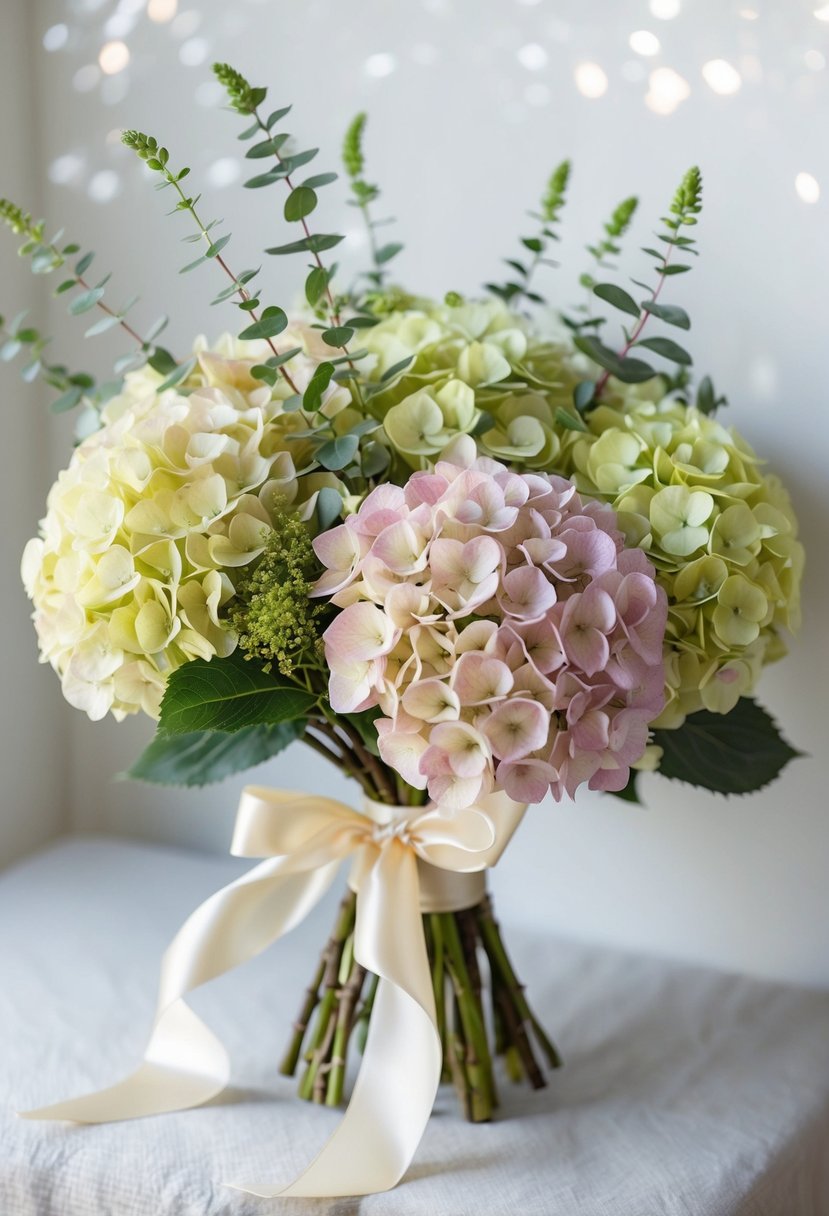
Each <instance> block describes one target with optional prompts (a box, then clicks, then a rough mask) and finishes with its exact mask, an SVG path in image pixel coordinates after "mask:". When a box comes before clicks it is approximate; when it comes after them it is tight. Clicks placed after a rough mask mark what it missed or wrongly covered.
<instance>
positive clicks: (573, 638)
mask: <svg viewBox="0 0 829 1216" xmlns="http://www.w3.org/2000/svg"><path fill="white" fill-rule="evenodd" d="M564 652H565V654H566V655H567V659H568V662H570V663H571V664H572V665H573V666H574V667H578V668H580V669H581V670H582V671H583V672H584V673H585V675H588V676H593V675H595V674H596V672H597V671H602V669H603V668H604V667H605V665H606V663H607V660H608V658H609V656H610V647H609V645H608V642H607V638H606V637H605V635H604V634H603V633H599V631H598V629H581V628H574V629H571V630H569V632H568V633H567V634H566V635H565V637H564Z"/></svg>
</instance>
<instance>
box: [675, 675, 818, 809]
mask: <svg viewBox="0 0 829 1216" xmlns="http://www.w3.org/2000/svg"><path fill="white" fill-rule="evenodd" d="M653 738H654V742H655V743H657V744H658V745H659V746H660V747H661V748H662V759H661V761H660V763H659V771H660V773H662V775H663V777H670V778H672V779H673V780H675V781H685V782H687V783H688V784H689V785H698V786H702V787H703V789H707V790H714V791H715V792H716V793H719V794H748V793H751V792H752V791H753V790H759V789H762V788H763V786H765V785H768V783H769V782H770V781H773V780H774V778H775V777H776V776H777V775H778V774H779V773H780V771H781V769H783V768H784V766H785V765H786V764H788V762H789V761H790V760H793V759H794V758H795V757H796V756H800V755H802V754H803V753H802V752H798V751H796V750H795V749H794V748H793V747H790V746H789V744H788V743H787V742H786V740H785V739H784V738H783V737H782V735H781V734H780V732H779V730H778V729H777V726H776V724H775V723H774V721H773V719H772V718H770V717H769V715H768V714H767V713H766V711H765V710H764V709H763V708H762V707H761V706H760V705H758V704H757V702H756V701H754V700H752V698H751V697H741V698H740V700H739V701H738V702H737V704H736V705H735V706H734V708H733V709H732V710H731V712H730V713H727V714H714V713H710V712H709V711H708V710H707V709H701V710H700V711H699V712H698V713H695V714H689V716H688V717H687V718H686V719H685V722H684V723H683V725H682V726H681V727H679V729H677V730H655V731H654V732H653Z"/></svg>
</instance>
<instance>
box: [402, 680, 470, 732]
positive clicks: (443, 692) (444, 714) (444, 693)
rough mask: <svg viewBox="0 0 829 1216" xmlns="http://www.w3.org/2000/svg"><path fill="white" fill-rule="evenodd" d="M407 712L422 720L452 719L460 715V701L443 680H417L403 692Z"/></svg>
mask: <svg viewBox="0 0 829 1216" xmlns="http://www.w3.org/2000/svg"><path fill="white" fill-rule="evenodd" d="M402 705H403V708H404V709H405V711H406V713H407V714H410V715H411V716H412V717H413V718H420V719H421V720H422V721H424V722H446V721H453V720H455V719H457V718H458V717H459V716H460V701H459V700H458V698H457V695H456V694H455V693H454V692H453V691H452V689H451V688H450V687H449V685H448V684H446V683H445V682H444V681H443V680H437V679H430V680H418V682H417V683H415V684H410V685H409V687H408V688H407V689H406V691H405V692H404V693H403V698H402Z"/></svg>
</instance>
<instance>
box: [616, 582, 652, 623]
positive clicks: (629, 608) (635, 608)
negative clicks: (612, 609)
mask: <svg viewBox="0 0 829 1216" xmlns="http://www.w3.org/2000/svg"><path fill="white" fill-rule="evenodd" d="M615 599H616V611H617V612H618V613H619V618H620V620H621V621H622V623H623V624H625V625H627V626H628V627H631V628H634V627H636V626H637V625H641V624H642V622H643V621H644V620H645V619H646V618H647V616H648V614H649V613H650V612H652V610H653V608H654V607H655V606H656V585H655V583H654V581H653V579H652V578H648V576H647V575H646V574H626V575H625V576H624V578H623V579H622V581H621V583H620V584H619V588H618V590H617V592H616V596H615Z"/></svg>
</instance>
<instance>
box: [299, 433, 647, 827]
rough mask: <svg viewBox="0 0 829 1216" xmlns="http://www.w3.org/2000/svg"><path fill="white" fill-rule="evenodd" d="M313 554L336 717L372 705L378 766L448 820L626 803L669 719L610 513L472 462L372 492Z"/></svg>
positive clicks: (557, 486)
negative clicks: (630, 784)
mask: <svg viewBox="0 0 829 1216" xmlns="http://www.w3.org/2000/svg"><path fill="white" fill-rule="evenodd" d="M314 547H315V549H316V552H317V555H318V557H319V559H320V561H321V562H322V563H323V565H324V566H325V568H326V570H325V573H324V574H323V575H322V577H321V578H320V579H319V582H318V583H317V586H316V588H315V594H316V595H326V596H330V597H331V599H332V601H333V602H334V603H335V604H336V605H338V606H339V607H340V608H341V611H340V612H339V613H338V614H337V616H336V618H335V619H334V621H333V622H332V624H331V625H330V626H329V628H328V629H327V630H326V633H325V652H326V659H327V661H328V664H329V667H330V671H331V676H330V682H329V695H330V699H331V706H332V708H333V709H334V710H335V711H336V712H337V713H355V712H358V711H360V710H364V709H368V708H370V707H373V706H379V707H380V709H381V710H382V712H383V715H384V716H383V717H381V718H379V719H378V720H377V723H376V725H377V731H378V735H379V747H380V754H381V756H382V757H383V759H384V761H385V762H386V763H387V764H389V765H390V766H391V767H392V768H393V769H395V771H396V772H398V773H399V774H400V775H401V776H402V777H403V778H404V780H405V781H407V782H408V783H409V784H410V785H412V786H414V787H415V788H417V789H428V791H429V795H430V797H431V798H432V799H433V800H434V801H435V802H436V803H438V804H440V805H441V806H443V807H445V808H446V809H447V810H452V809H458V808H461V807H465V806H469V805H471V804H472V803H474V802H475V801H476V800H477V799H478V798H480V797H481V796H482V795H484V794H486V793H488V792H490V791H491V790H493V789H496V788H500V789H503V790H505V791H506V793H507V794H508V795H509V796H510V797H512V798H514V799H515V800H516V801H519V802H538V801H540V800H541V799H542V798H543V797H544V795H545V794H546V792H547V791H548V790H552V792H553V795H554V797H555V798H556V799H559V798H561V796H562V794H563V793H564V792H566V793H567V794H569V795H570V797H573V795H574V793H575V790H576V788H577V787H578V786H579V785H581V784H582V783H584V782H587V783H588V785H589V787H590V788H591V789H597V790H620V789H622V788H623V787H624V786H625V785H626V784H627V781H628V777H629V770H630V766H631V764H634V763H635V762H636V761H637V760H639V759H640V758H641V756H642V755H643V753H644V750H645V745H646V743H647V739H648V725H649V723H650V722H651V721H652V720H653V719H654V718H655V717H656V716H657V715H658V714H659V713H660V711H661V709H662V707H663V687H664V671H663V663H662V640H663V635H664V632H665V622H666V616H667V601H666V597H665V593H664V591H663V590H662V589H661V588H660V587H658V586H657V585H656V583H655V581H654V570H653V567H652V566H651V564H650V562H649V561H648V559H647V558H646V557H645V555H644V553H642V551H641V550H639V549H626V548H625V547H624V542H623V538H622V535H621V533H620V532H619V531H618V529H617V527H616V517H615V514H614V512H613V511H612V510H611V509H610V508H609V507H606V506H604V505H601V504H599V503H596V502H583V501H582V499H581V498H580V497H579V495H578V493H577V492H576V490H575V488H574V487H573V485H572V484H571V483H570V482H569V481H565V480H564V479H563V478H560V477H553V476H548V475H544V474H537V473H523V474H519V473H514V472H512V471H510V470H509V469H507V468H506V467H505V466H504V465H502V464H499V463H498V462H497V461H494V460H489V459H485V458H477V454H476V452H475V445H474V443H473V442H472V441H471V440H469V439H467V438H466V437H463V439H461V440H459V441H457V442H456V444H454V445H453V447H452V448H451V449H449V450H448V451H447V452H446V453H445V454H444V458H443V459H442V460H440V461H439V463H438V464H437V465H436V467H435V468H434V470H430V471H427V472H417V473H414V474H413V475H412V476H411V477H410V478H409V480H408V482H407V483H406V485H405V486H403V487H400V486H393V485H383V486H379V487H378V488H377V489H376V490H374V491H372V493H370V494H369V495H368V496H367V497H366V499H365V500H364V501H363V503H362V504H361V506H360V508H359V510H358V511H357V512H356V514H354V515H351V516H349V517H348V519H347V520H346V521H345V523H344V524H342V525H340V526H339V527H336V528H334V529H332V530H331V531H329V532H325V533H323V534H321V535H320V536H318V537H317V538H316V540H315V541H314Z"/></svg>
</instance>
